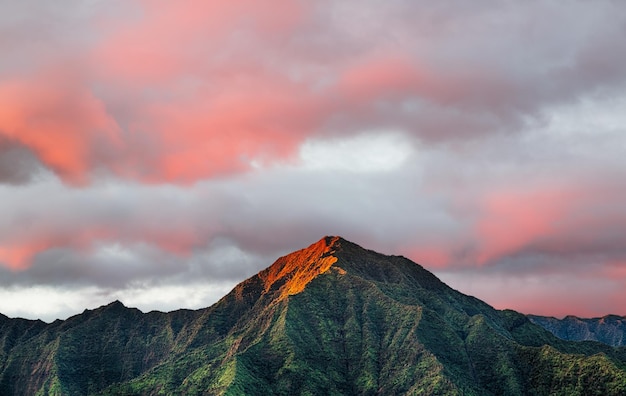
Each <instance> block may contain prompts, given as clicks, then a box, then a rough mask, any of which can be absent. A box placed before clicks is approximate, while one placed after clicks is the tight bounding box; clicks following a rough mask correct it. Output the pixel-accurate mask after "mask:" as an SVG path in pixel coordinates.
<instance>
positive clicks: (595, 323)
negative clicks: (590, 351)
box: [528, 315, 626, 346]
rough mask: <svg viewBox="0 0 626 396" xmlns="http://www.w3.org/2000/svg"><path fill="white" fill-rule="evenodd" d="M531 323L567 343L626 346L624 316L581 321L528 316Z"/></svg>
mask: <svg viewBox="0 0 626 396" xmlns="http://www.w3.org/2000/svg"><path fill="white" fill-rule="evenodd" d="M528 319H530V321H531V322H533V323H535V324H538V325H539V326H541V327H543V328H544V329H546V330H548V331H550V332H551V333H552V334H554V335H555V336H557V337H559V338H561V339H563V340H569V341H599V342H603V343H605V344H608V345H612V346H626V316H617V315H607V316H604V317H602V318H593V319H581V318H578V317H576V316H566V317H565V318H563V319H557V318H554V317H547V316H537V315H528Z"/></svg>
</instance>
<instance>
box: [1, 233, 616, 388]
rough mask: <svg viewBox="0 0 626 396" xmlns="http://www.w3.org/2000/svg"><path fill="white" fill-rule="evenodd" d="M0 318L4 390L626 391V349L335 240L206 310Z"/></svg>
mask: <svg viewBox="0 0 626 396" xmlns="http://www.w3.org/2000/svg"><path fill="white" fill-rule="evenodd" d="M0 326H2V327H0V337H1V338H0V340H3V344H2V348H3V349H2V350H1V351H2V353H3V355H2V361H1V362H0V364H1V365H0V394H2V395H26V394H29V395H30V394H37V393H38V394H41V395H58V394H67V395H79V394H80V395H82V394H98V395H121V394H123V395H157V394H165V395H178V394H186V395H194V394H211V395H212V394H216V395H221V394H226V395H240V394H246V395H255V394H258V395H305V394H309V395H317V394H325V395H375V394H385V395H394V394H398V395H399V394H420V395H435V394H442V395H501V394H507V395H548V394H550V395H552V394H555V395H558V394H562V395H594V394H598V395H600V394H601V395H620V394H626V349H625V348H611V347H609V346H606V345H602V344H598V343H590V342H586V343H574V342H567V341H563V340H560V339H558V338H556V337H554V336H553V335H552V334H551V333H549V332H548V331H546V330H544V329H543V328H541V327H539V326H536V325H534V324H532V323H531V322H530V321H529V320H528V318H526V317H525V316H524V315H521V314H518V313H516V312H513V311H497V310H495V309H493V308H492V307H490V306H489V305H487V304H485V303H484V302H482V301H480V300H478V299H476V298H473V297H470V296H466V295H463V294H461V293H459V292H457V291H455V290H453V289H451V288H449V287H448V286H446V285H445V284H444V283H442V282H441V281H439V280H438V279H437V278H436V277H435V276H434V275H432V274H431V273H430V272H428V271H426V270H425V269H423V268H422V267H420V266H419V265H417V264H415V263H413V262H411V261H410V260H408V259H406V258H403V257H398V256H385V255H382V254H378V253H375V252H373V251H369V250H365V249H363V248H361V247H359V246H357V245H355V244H353V243H351V242H348V241H346V240H343V239H341V238H337V237H326V238H323V239H322V240H320V241H319V242H317V243H316V244H313V245H311V246H310V247H308V248H306V249H303V250H300V251H298V252H294V253H292V254H290V255H287V256H285V257H281V258H280V259H278V260H277V261H276V262H275V263H274V264H273V265H272V266H270V267H269V268H267V269H266V270H264V271H262V272H260V273H259V274H258V275H255V276H253V277H252V278H250V279H248V280H246V281H244V282H242V283H241V284H239V285H238V286H237V287H235V289H233V291H232V292H231V293H229V294H228V295H226V296H225V297H224V298H222V299H221V300H220V301H219V302H218V303H216V304H215V305H213V306H212V307H210V308H207V309H203V310H198V311H176V312H171V313H167V314H166V313H157V312H152V313H148V314H141V313H140V312H139V311H137V310H133V309H128V308H125V307H123V306H122V305H121V304H120V303H113V304H110V305H109V306H106V307H102V308H100V309H98V310H95V311H86V312H85V313H83V314H81V315H77V316H75V317H72V318H70V319H68V320H67V321H64V322H61V321H58V322H54V323H52V324H50V325H46V324H44V323H42V322H31V321H18V320H15V319H7V318H0ZM17 328H19V329H25V328H27V329H29V330H28V331H29V332H26V333H24V334H26V335H22V336H18V334H22V332H21V330H16V329H17ZM30 373H33V375H31V374H30Z"/></svg>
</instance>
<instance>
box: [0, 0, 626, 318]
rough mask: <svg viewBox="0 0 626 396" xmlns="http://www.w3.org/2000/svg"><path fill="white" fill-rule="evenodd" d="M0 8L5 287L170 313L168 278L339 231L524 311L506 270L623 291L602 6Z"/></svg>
mask: <svg viewBox="0 0 626 396" xmlns="http://www.w3.org/2000/svg"><path fill="white" fill-rule="evenodd" d="M6 8H7V12H3V13H2V14H1V15H0V32H1V33H2V34H0V37H1V38H0V50H2V51H3V53H7V54H11V55H12V56H10V57H5V58H3V59H2V60H1V61H0V183H2V184H0V197H1V199H2V205H3V210H2V211H1V212H0V263H1V264H2V267H0V268H1V269H0V272H1V275H2V276H1V277H0V279H1V280H0V284H2V286H3V287H4V289H3V290H4V292H6V293H8V294H7V296H8V295H9V294H11V293H13V294H11V295H13V296H22V295H23V293H26V290H34V289H37V290H42V293H44V294H42V295H45V296H51V295H52V294H55V295H56V296H57V297H58V299H57V298H56V297H55V298H52V297H50V300H51V301H58V302H59V304H64V305H67V304H69V303H67V301H69V300H68V299H69V298H75V297H76V295H81V293H84V295H86V296H92V297H93V296H96V297H93V299H90V300H89V301H94V304H95V301H99V302H100V301H101V302H106V301H105V300H106V298H108V297H111V296H118V297H124V298H126V299H127V300H124V301H125V302H127V301H135V302H138V303H141V304H144V305H143V307H149V306H151V305H150V303H149V302H148V301H149V300H151V301H154V305H152V306H153V307H158V306H167V307H172V308H173V307H175V305H176V303H177V302H180V298H179V297H176V296H175V292H174V290H179V288H181V287H182V286H181V285H185V284H193V285H198V286H197V287H198V289H197V290H201V286H200V284H201V283H202V282H205V283H206V284H207V285H222V286H220V287H225V286H223V285H226V284H229V285H230V284H233V283H234V282H236V281H237V280H242V279H243V278H245V277H247V276H249V275H251V274H253V273H255V272H256V271H258V270H260V269H262V268H264V267H265V266H267V265H269V264H271V262H272V261H273V260H274V259H275V258H276V257H278V256H279V255H281V254H285V253H287V252H289V251H292V250H295V249H298V248H301V247H304V246H307V245H308V244H310V243H312V242H314V241H316V240H318V239H319V238H320V237H322V236H324V235H337V234H339V235H342V236H344V237H345V238H347V239H350V240H353V241H355V242H357V243H359V244H361V245H363V246H364V247H367V248H371V249H375V250H378V251H382V252H385V253H389V254H404V255H406V256H408V257H409V258H411V259H413V260H415V261H417V262H419V263H421V264H423V265H425V266H426V267H427V268H431V269H437V270H438V271H441V273H444V274H447V273H449V274H453V275H454V274H463V276H465V274H469V275H467V276H468V277H470V278H471V277H472V276H475V279H476V280H475V285H476V286H475V287H474V288H470V289H467V291H468V292H470V291H471V292H473V291H476V294H478V295H479V296H485V298H487V299H488V302H491V303H494V304H496V305H498V306H499V307H501V306H503V304H512V305H513V306H512V308H516V307H519V309H528V310H530V309H531V308H532V307H533V306H535V307H540V305H537V304H538V301H539V300H536V301H535V300H528V301H530V302H528V301H526V302H525V300H523V299H522V295H523V293H522V292H520V293H513V294H512V296H511V297H510V298H507V297H504V296H499V293H501V292H503V290H504V289H506V287H509V286H510V287H513V286H512V285H513V283H510V282H513V281H505V280H504V279H505V276H509V277H511V278H513V279H517V278H519V279H520V282H521V283H520V284H525V283H524V282H527V283H528V285H531V286H532V287H531V286H528V288H526V289H523V290H531V291H532V292H533V293H534V292H536V293H538V295H541V296H548V294H549V295H550V296H552V297H551V298H553V299H554V301H557V300H558V301H559V303H558V304H556V303H555V305H554V309H555V310H556V311H558V312H564V310H565V308H566V305H565V302H566V300H565V299H564V298H561V297H558V298H557V296H556V292H557V291H558V292H559V293H565V289H558V290H556V289H555V290H553V292H554V293H553V292H545V293H544V294H541V293H540V292H539V291H538V290H539V288H542V287H548V288H549V283H550V282H552V281H555V282H556V281H558V280H562V282H563V283H562V284H563V285H569V286H571V287H582V286H581V285H583V284H584V282H585V281H586V280H589V279H590V282H592V286H589V290H590V291H589V293H586V294H585V296H590V295H591V293H592V292H593V293H595V294H594V296H595V297H594V298H593V304H596V305H595V306H594V307H591V306H584V309H583V308H580V312H583V313H592V312H600V311H602V310H603V307H600V306H599V305H597V304H600V301H606V304H607V305H606V307H605V308H606V310H607V311H611V310H618V309H621V307H620V305H619V297H620V296H621V295H620V294H619V292H618V291H616V290H617V289H615V287H617V286H616V285H619V284H620V282H621V280H622V279H623V276H624V275H623V268H624V263H625V262H626V252H625V251H624V248H623V246H626V241H625V240H624V238H623V237H622V235H626V234H625V232H624V231H626V230H625V229H624V226H623V224H626V221H625V220H626V213H625V212H624V210H623V205H622V202H624V199H625V198H626V189H625V188H624V187H623V182H622V180H625V178H626V175H625V174H624V169H626V165H625V163H624V157H623V153H624V152H625V150H626V139H625V138H624V136H625V135H624V125H626V119H625V118H624V115H623V108H624V106H625V105H626V99H625V98H626V93H625V88H626V86H625V83H626V55H624V54H626V48H624V40H623V36H624V27H625V26H626V12H625V10H624V7H621V6H620V5H618V4H617V3H615V2H610V1H606V2H595V3H593V4H592V3H586V2H577V3H572V4H568V6H567V7H564V6H562V5H559V4H552V3H543V2H525V3H502V4H498V5H495V6H494V4H491V3H487V2H477V3H473V4H472V5H471V6H469V5H467V4H465V3H463V2H456V1H443V2H438V3H437V5H432V4H429V5H428V6H425V5H420V4H416V3H414V2H406V1H390V2H385V3H381V2H377V1H364V2H359V3H358V4H356V3H354V2H346V1H341V2H339V1H323V2H316V3H314V4H313V3H304V2H294V1H276V2H272V3H271V5H270V6H268V4H267V3H263V4H261V3H259V2H254V1H249V0H237V1H231V2H228V3H219V4H217V3H215V4H213V3H204V2H199V1H191V0H190V1H179V2H169V1H145V2H143V1H142V2H132V3H131V2H122V1H118V2H106V6H105V3H104V2H98V1H93V2H84V1H73V0H66V1H65V2H64V3H63V5H61V6H59V5H55V6H54V7H51V6H47V5H45V4H40V2H37V1H23V2H20V3H19V4H17V3H16V4H11V5H7V6H6ZM42 43H46V44H45V45H43V44H42ZM472 271H474V272H472ZM472 274H473V275H472ZM590 274H592V275H593V276H591V275H590ZM453 275H451V276H452V278H454V276H456V275H454V276H453ZM459 276H461V275H459ZM452 278H451V279H452ZM454 279H457V281H456V282H457V283H456V284H458V285H460V286H459V288H461V286H462V285H463V282H462V281H461V280H458V279H461V278H454ZM468 279H469V278H468ZM492 282H500V283H498V285H499V286H498V285H496V284H495V283H493V284H492ZM532 282H535V283H532ZM502 285H505V286H502ZM604 286H606V287H604ZM194 287H196V286H194ZM525 287H526V286H525ZM564 287H565V286H564ZM481 288H483V289H482V290H484V292H483V294H480V290H479V289H481ZM44 290H45V291H44ZM70 290H74V291H72V292H70ZM152 290H163V293H164V294H163V296H167V298H165V297H164V298H160V297H159V298H157V295H156V294H154V292H153V291H152ZM165 290H170V291H169V292H165ZM220 290H221V289H220ZM520 290H522V289H520ZM198 293H200V291H199V292H198ZM546 293H547V294H546ZM551 293H552V294H551ZM209 294H211V293H209ZM198 295H199V294H198ZM211 295H213V294H211ZM103 296H105V297H103ZM142 296H144V297H142ZM7 298H9V297H7ZM90 298H91V297H90ZM208 298H209V297H207V298H205V297H202V298H200V297H198V299H196V300H194V301H196V302H194V304H196V303H197V304H199V301H202V302H203V303H207V304H208ZM546 298H547V297H546ZM590 298H591V297H590ZM9 300H10V301H13V302H12V303H11V304H17V303H15V301H17V300H16V299H14V298H10V299H9ZM165 300H167V301H169V302H166V301H165ZM194 306H198V305H194ZM67 307H69V308H67V309H66V308H63V309H61V310H57V311H55V312H69V311H67V310H69V309H74V308H72V307H75V305H72V304H69V305H67ZM580 307H583V305H580ZM0 308H2V307H0ZM6 308H7V309H10V307H8V306H7V307H6ZM49 309H50V310H53V308H51V307H49ZM572 309H579V308H576V307H575V306H574V307H573V308H572ZM0 310H1V309H0ZM556 311H555V312H556ZM6 312H9V311H6ZM10 312H21V313H20V314H22V313H25V312H26V311H25V309H22V310H20V309H17V308H14V309H13V310H12V311H10ZM603 312H604V311H603ZM59 315H60V313H59Z"/></svg>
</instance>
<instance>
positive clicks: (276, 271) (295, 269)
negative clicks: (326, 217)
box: [259, 236, 345, 299]
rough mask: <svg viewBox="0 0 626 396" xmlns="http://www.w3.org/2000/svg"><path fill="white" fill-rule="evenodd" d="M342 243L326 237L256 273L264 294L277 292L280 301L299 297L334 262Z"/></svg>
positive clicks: (333, 237) (336, 239)
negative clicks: (261, 283)
mask: <svg viewBox="0 0 626 396" xmlns="http://www.w3.org/2000/svg"><path fill="white" fill-rule="evenodd" d="M341 242H345V240H344V239H343V238H341V237H337V236H326V237H324V238H322V239H320V240H319V241H317V242H316V243H314V244H312V245H311V246H309V247H307V248H304V249H301V250H298V251H295V252H293V253H290V254H288V255H286V256H283V257H281V258H279V259H278V260H276V262H275V263H274V264H273V265H271V266H270V267H269V268H267V269H265V270H264V271H261V272H260V273H259V278H261V280H262V281H263V284H264V291H265V292H269V291H273V290H274V291H276V290H280V294H279V298H281V299H282V298H284V297H287V296H290V295H293V294H298V293H300V292H301V291H302V290H304V287H305V286H306V285H307V284H308V283H309V282H310V281H312V280H313V279H314V278H315V277H317V276H318V275H319V274H322V273H324V272H326V271H328V270H329V269H330V268H331V267H332V265H333V264H334V263H336V262H337V257H335V256H334V253H335V252H336V250H337V249H338V248H340V246H341Z"/></svg>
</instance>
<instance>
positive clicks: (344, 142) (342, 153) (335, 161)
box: [300, 131, 414, 173]
mask: <svg viewBox="0 0 626 396" xmlns="http://www.w3.org/2000/svg"><path fill="white" fill-rule="evenodd" d="M413 151H414V147H413V143H412V142H411V141H410V140H409V139H408V138H407V137H406V136H405V135H404V134H402V133H399V132H387V131H376V132H369V133H362V134H358V135H355V136H349V137H335V138H327V139H324V138H312V139H308V140H306V141H305V142H304V143H303V144H302V145H301V146H300V159H301V161H302V162H301V166H302V167H303V168H304V169H311V170H331V171H332V170H337V171H344V172H350V173H352V172H353V173H377V172H388V171H392V170H395V169H398V168H400V167H401V166H403V165H404V164H405V163H406V161H407V160H408V159H409V157H410V156H411V154H412V153H413Z"/></svg>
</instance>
